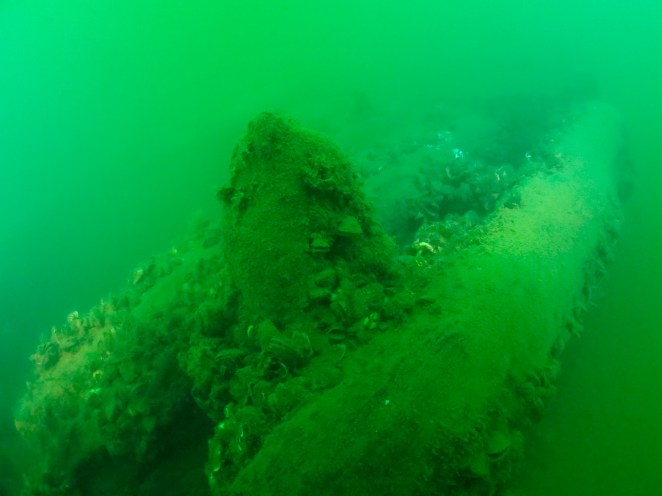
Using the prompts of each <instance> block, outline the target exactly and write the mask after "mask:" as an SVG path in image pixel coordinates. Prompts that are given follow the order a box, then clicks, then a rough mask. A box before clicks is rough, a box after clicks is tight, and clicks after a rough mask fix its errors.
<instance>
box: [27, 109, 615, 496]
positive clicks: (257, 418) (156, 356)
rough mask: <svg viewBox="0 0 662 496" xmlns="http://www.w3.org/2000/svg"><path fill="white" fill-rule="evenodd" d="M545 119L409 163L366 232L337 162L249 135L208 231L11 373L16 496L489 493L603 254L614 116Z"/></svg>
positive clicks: (267, 126) (305, 144)
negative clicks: (18, 374)
mask: <svg viewBox="0 0 662 496" xmlns="http://www.w3.org/2000/svg"><path fill="white" fill-rule="evenodd" d="M562 122H563V123H562V124H558V125H555V126H551V127H549V128H547V129H544V130H538V132H539V133H540V136H538V138H537V148H532V149H531V151H530V152H529V151H526V153H522V154H521V155H518V156H519V161H518V162H514V161H510V162H508V163H507V162H506V160H505V159H504V158H503V157H501V159H500V161H496V163H489V161H488V160H487V159H485V160H482V161H476V162H474V161H471V160H470V157H467V156H466V155H469V154H470V152H469V151H466V150H464V149H460V148H458V147H457V146H456V143H453V142H452V140H451V139H450V138H449V135H448V134H444V133H441V132H440V133H438V134H437V135H436V137H435V139H436V141H434V143H431V142H428V143H425V142H423V141H421V142H419V143H418V145H417V148H416V149H411V150H410V151H409V152H407V153H409V155H408V157H409V158H408V160H410V161H412V160H414V159H413V158H412V157H419V158H420V157H425V159H424V160H423V159H421V160H420V161H419V163H418V166H417V168H416V167H415V168H414V169H416V170H415V171H414V172H413V173H412V174H411V176H410V179H411V181H412V184H413V185H414V186H412V189H411V191H414V192H415V194H413V195H410V197H409V198H407V199H406V201H404V202H403V203H402V205H403V207H402V209H401V210H400V211H398V212H392V211H391V212H388V213H386V214H384V213H383V212H382V213H381V214H379V215H378V214H377V211H378V210H379V209H380V208H381V207H380V206H379V205H378V208H377V209H375V208H374V207H373V206H372V205H371V202H370V201H368V199H367V197H366V195H365V193H364V191H363V187H364V186H363V184H362V182H361V181H360V180H359V175H358V174H357V171H356V170H355V169H354V167H353V164H352V162H351V161H350V160H349V159H348V158H347V157H346V156H345V155H344V154H343V153H342V152H341V151H340V149H339V147H338V146H336V145H335V144H334V143H333V142H331V141H330V140H329V139H327V138H325V137H322V136H321V135H318V134H316V133H313V132H310V131H308V130H305V129H302V128H301V127H299V126H298V125H297V124H295V123H293V122H292V121H290V120H289V119H287V118H285V117H282V116H280V115H277V114H271V113H264V114H261V115H259V116H258V117H257V118H255V119H254V120H253V121H252V122H251V123H250V125H249V128H248V131H247V133H246V135H245V137H244V138H243V139H242V140H241V142H240V143H239V144H238V145H237V147H236V149H235V151H234V154H233V157H232V160H231V179H230V181H229V184H227V185H226V186H225V187H224V188H222V189H221V190H220V191H219V199H220V201H221V203H222V207H223V208H222V214H221V215H219V218H218V219H214V220H210V221H200V222H198V223H197V224H195V225H194V226H193V228H192V230H191V232H190V233H188V234H187V235H186V236H185V237H184V238H183V239H182V241H181V242H180V243H179V244H177V246H176V248H173V249H172V250H170V251H169V252H167V253H164V254H161V255H159V256H155V257H154V258H153V259H152V260H151V261H149V262H148V263H146V264H144V265H143V266H142V268H140V269H138V270H137V271H136V272H135V273H134V274H133V275H132V277H131V279H130V281H129V284H128V285H127V287H126V289H125V290H124V291H123V292H122V293H120V294H117V295H115V296H112V297H110V298H108V299H106V300H104V301H102V302H101V303H100V304H99V305H97V306H96V307H94V308H92V309H91V310H90V311H89V312H88V313H85V314H82V313H81V314H79V313H72V314H71V315H69V317H68V318H67V321H66V322H65V323H64V325H62V326H59V327H55V328H53V329H52V332H51V335H50V337H49V338H48V339H47V340H45V341H44V342H43V343H42V344H41V345H40V347H39V349H38V350H37V352H36V353H35V355H34V356H33V359H34V362H35V365H36V374H35V377H34V378H33V380H32V381H31V382H30V384H29V389H28V392H27V394H26V395H25V397H24V399H23V400H22V402H21V405H20V408H19V410H18V412H17V416H16V426H17V428H18V429H19V431H20V432H21V433H22V434H24V436H25V438H26V439H28V440H29V441H30V442H31V443H32V444H33V445H34V446H35V448H36V449H37V450H38V452H39V460H40V463H39V464H38V465H37V466H34V467H32V470H31V471H30V472H29V473H28V474H26V482H25V490H24V492H25V494H27V495H60V494H63V495H64V494H67V495H88V494H89V495H92V494H93V495H105V494H108V495H110V494H113V495H115V494H140V495H150V494H159V495H168V494H172V495H179V494H187V495H195V494H200V495H203V494H212V495H219V496H220V495H243V496H250V495H274V496H276V495H288V496H296V495H300V496H303V495H311V494H321V495H365V494H376V495H398V496H402V495H425V494H440V495H441V494H443V495H496V494H501V493H502V492H503V491H504V490H505V489H506V488H507V486H508V480H509V478H510V476H511V474H512V471H513V469H514V467H515V465H516V462H517V460H518V457H519V456H520V455H521V453H522V451H523V440H524V436H525V434H526V431H527V429H528V428H529V426H530V424H531V422H532V421H534V420H535V419H536V417H537V416H539V414H540V413H541V411H542V409H543V407H544V404H545V401H546V399H547V398H548V396H549V394H550V393H551V391H552V389H553V383H554V376H555V371H556V370H557V360H558V357H559V354H560V352H561V351H562V349H563V347H564V345H565V343H566V341H567V340H568V338H570V337H571V336H572V335H573V334H575V333H577V332H579V330H580V328H581V319H582V313H583V311H584V309H585V307H586V305H587V303H588V302H589V299H590V298H591V293H592V290H591V288H592V287H594V286H595V284H596V283H597V281H598V279H599V278H600V276H601V274H602V273H603V272H604V270H605V269H604V267H605V265H604V264H605V262H606V261H607V260H608V258H609V257H610V253H611V250H612V245H613V243H614V240H615V238H616V234H617V227H618V221H619V199H618V191H617V189H618V177H619V160H620V159H619V157H621V155H620V153H621V137H620V129H619V125H618V119H617V118H616V116H615V115H614V113H613V111H611V110H610V109H609V108H607V107H606V106H604V105H601V104H598V103H588V104H583V105H577V106H574V107H572V109H568V110H566V112H565V114H564V118H563V120H562ZM430 154H433V155H430ZM434 154H436V155H434ZM506 158H507V157H506ZM495 160H496V159H495ZM377 161H379V159H378V160H377ZM382 165H383V164H382ZM380 167H381V166H380ZM380 170H381V169H380ZM410 172H411V171H410ZM364 178H365V184H366V186H365V187H366V188H369V186H370V181H371V178H370V175H369V174H364ZM382 210H383V209H382ZM382 226H386V227H382ZM392 226H400V227H402V226H406V227H403V228H402V229H400V230H399V231H398V232H392V231H393V230H394V229H398V228H393V227H392ZM394 238H396V239H406V241H405V242H404V243H400V246H398V245H397V244H396V243H395V242H394V241H393V239H394Z"/></svg>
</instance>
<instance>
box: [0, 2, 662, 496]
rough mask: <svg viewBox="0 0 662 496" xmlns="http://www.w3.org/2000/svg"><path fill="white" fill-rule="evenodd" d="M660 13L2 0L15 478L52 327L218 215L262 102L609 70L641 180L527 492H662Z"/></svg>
mask: <svg viewBox="0 0 662 496" xmlns="http://www.w3.org/2000/svg"><path fill="white" fill-rule="evenodd" d="M661 26H662V7H659V6H658V3H657V2H653V1H644V0H636V1H633V2H627V3H626V2H616V1H614V0H609V1H607V2H602V3H600V4H598V3H597V2H588V1H582V2H570V1H569V0H563V1H557V2H551V1H548V0H544V1H542V2H524V1H514V0H510V1H499V2H488V1H485V0H483V1H475V0H474V1H462V2H461V1H455V0H453V1H446V2H433V1H420V0H419V1H410V2H376V1H374V0H370V1H364V2H355V1H349V0H341V1H335V2H322V1H320V2H306V1H303V0H292V1H281V2H269V1H256V0H249V1H244V2H225V1H222V2H211V1H201V2H184V1H181V2H173V1H161V2H156V1H153V0H148V1H132V2H129V1H128V0H116V1H113V2H111V1H109V0H102V1H98V2H84V1H82V0H70V1H67V2H50V1H45V0H37V1H33V2H27V1H26V0H22V1H20V0H10V1H3V2H1V3H0V209H1V212H2V214H1V215H0V337H1V338H2V347H0V485H1V484H2V483H3V482H4V481H7V482H6V484H7V485H11V481H13V480H14V477H15V472H16V465H18V464H20V461H21V460H20V458H21V456H22V455H21V453H22V451H21V450H20V445H19V444H17V442H16V438H15V436H14V435H13V434H12V424H11V415H10V413H11V408H12V405H13V403H14V401H15V399H16V396H17V395H18V394H20V391H21V390H22V388H23V387H24V382H25V379H26V374H27V373H28V370H29V362H28V361H27V360H26V357H27V356H28V355H29V354H30V352H31V350H32V349H34V347H35V344H36V342H37V340H38V337H39V335H40V334H43V333H47V332H48V330H49V328H50V326H51V325H53V324H58V323H60V322H62V321H63V319H64V318H65V316H66V314H67V313H68V312H70V311H72V310H75V309H80V310H84V309H86V308H88V307H89V306H91V305H92V304H94V303H96V302H97V301H98V300H99V298H101V297H102V296H104V295H106V294H107V293H108V292H110V291H112V290H115V289H119V288H120V287H121V286H122V284H123V283H124V282H125V280H126V279H127V275H128V274H129V273H130V271H131V270H132V269H133V268H134V267H135V266H136V265H137V264H138V263H140V262H141V261H142V260H145V259H146V258H148V257H149V256H150V255H151V254H153V253H155V252H158V251H162V250H164V249H166V248H168V246H169V244H170V242H171V241H172V240H173V239H174V238H176V236H177V234H178V233H180V232H181V231H182V230H183V229H184V227H185V226H186V224H187V222H188V221H189V219H190V218H191V216H192V215H193V213H194V212H195V211H196V210H198V209H203V210H205V211H207V212H214V209H215V208H217V206H216V201H215V190H216V187H217V186H218V185H220V184H222V183H223V181H224V178H225V176H226V165H227V162H228V158H229V156H230V153H231V150H232V146H233V145H234V143H235V142H236V140H237V139H238V138H239V136H240V135H241V134H242V132H243V129H244V127H245V124H246V122H247V120H248V119H249V118H250V117H251V116H252V115H254V114H255V113H256V112H258V111H260V110H264V109H280V110H285V111H287V112H289V113H291V114H293V115H294V116H295V117H297V118H298V119H300V120H302V121H303V122H304V123H306V124H309V125H311V126H315V127H318V128H321V129H324V130H329V131H330V132H331V133H333V132H334V131H335V132H339V131H340V130H339V126H340V125H341V123H343V122H346V119H347V117H348V115H350V113H351V112H352V108H353V104H354V102H355V97H354V95H356V94H357V92H360V93H362V94H364V95H366V96H367V98H368V99H369V100H370V101H371V102H372V104H373V105H374V106H375V108H378V109H380V108H393V107H399V108H406V107H410V108H417V107H421V106H423V105H430V102H433V101H435V100H444V101H459V102H465V101H469V102H471V101H472V100H477V99H486V98H497V99H500V98H503V99H505V98H507V97H510V96H513V95H533V94H536V93H539V92H542V93H550V92H554V91H555V89H556V88H558V87H562V86H568V85H572V84H574V83H582V82H583V81H585V80H595V81H596V82H597V86H598V88H599V90H600V94H601V96H602V98H604V99H605V100H607V101H609V102H612V103H613V104H614V105H615V106H617V107H618V108H619V109H620V111H621V112H622V113H623V116H624V120H625V122H626V125H627V129H628V134H629V141H630V146H631V154H632V157H633V159H634V162H635V164H636V177H635V181H636V188H635V190H634V193H633V196H632V197H631V198H630V200H629V202H628V205H627V212H626V221H625V224H624V229H623V237H622V241H621V244H620V254H619V258H618V259H617V261H616V262H615V264H614V265H613V266H612V270H611V276H610V279H609V280H608V281H607V283H606V284H605V295H604V297H603V299H602V301H601V302H600V305H599V306H598V307H597V308H593V309H591V311H590V314H589V315H588V319H587V329H586V332H585V335H584V337H583V338H582V339H581V340H579V341H576V342H574V343H573V344H572V345H571V346H570V347H569V349H568V350H567V354H566V362H565V369H564V373H563V375H562V376H561V380H560V388H559V389H560V392H559V395H558V397H557V399H556V400H555V401H554V403H553V404H552V405H551V406H550V411H549V415H548V416H547V417H546V419H545V420H544V421H543V423H542V424H541V426H540V428H539V429H538V431H537V433H536V437H535V438H534V443H535V449H533V450H532V453H533V455H534V456H532V459H531V461H530V463H529V464H528V466H527V470H526V473H525V476H524V477H522V478H521V480H520V483H519V485H518V488H517V490H518V491H520V492H522V494H537V495H546V494H550V495H552V494H561V493H566V494H582V495H591V494H595V495H598V494H601V495H602V494H606V495H609V494H630V495H651V494H658V493H660V492H662V475H660V472H659V471H658V470H657V467H658V466H659V461H660V459H662V427H660V426H659V422H658V421H657V419H659V418H661V417H662V416H661V413H662V394H661V393H662V365H660V363H662V360H660V359H659V357H660V356H662V337H660V336H659V331H660V329H662V310H660V308H659V307H660V300H661V299H662V288H661V287H660V286H661V282H660V281H662V261H660V256H659V254H660V253H661V250H662V229H661V227H662V225H661V222H660V215H662V214H660V212H662V195H661V194H660V191H661V188H662V168H661V167H660V159H659V157H660V156H662V140H661V139H660V136H662V119H661V118H660V116H661V115H662V94H661V92H660V89H659V88H661V87H662V28H661ZM403 125H406V124H403V123H402V122H398V121H397V120H388V119H386V120H385V121H383V122H379V123H376V125H375V128H374V129H371V130H368V131H366V136H371V137H374V135H375V134H376V133H380V132H383V133H392V134H393V135H396V136H397V135H398V133H399V132H400V129H399V127H400V126H403ZM404 131H406V129H405V130H403V132H404Z"/></svg>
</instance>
